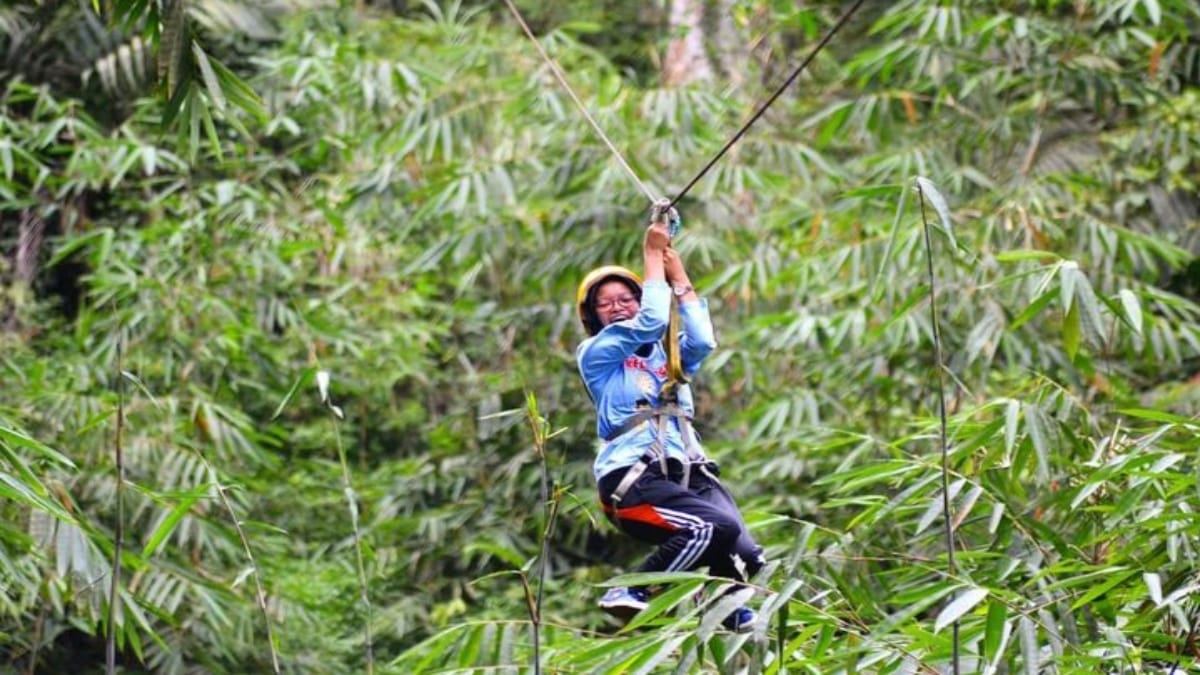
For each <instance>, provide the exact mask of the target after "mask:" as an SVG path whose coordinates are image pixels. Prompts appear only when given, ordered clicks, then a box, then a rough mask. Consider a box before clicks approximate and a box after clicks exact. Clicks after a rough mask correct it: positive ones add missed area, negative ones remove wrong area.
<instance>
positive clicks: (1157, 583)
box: [1142, 572, 1163, 607]
mask: <svg viewBox="0 0 1200 675" xmlns="http://www.w3.org/2000/svg"><path fill="white" fill-rule="evenodd" d="M1142 580H1143V581H1145V582H1146V590H1148V591H1149V592H1150V599H1151V600H1153V601H1154V604H1155V606H1157V607H1162V604H1163V594H1162V580H1161V579H1159V577H1158V574H1157V573H1156V572H1142Z"/></svg>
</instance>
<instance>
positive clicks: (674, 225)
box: [604, 199, 717, 509]
mask: <svg viewBox="0 0 1200 675" xmlns="http://www.w3.org/2000/svg"><path fill="white" fill-rule="evenodd" d="M653 217H654V219H655V221H656V222H662V221H664V220H666V221H667V222H668V223H669V224H670V228H671V230H672V232H671V235H672V237H674V235H675V233H676V232H678V230H679V227H680V220H679V213H678V212H677V211H676V210H675V209H673V208H671V204H670V202H669V201H668V200H665V199H664V200H660V201H659V202H658V203H657V204H655V205H654V211H653ZM680 329H681V319H680V318H679V299H678V298H676V299H675V301H674V302H672V303H671V317H670V320H669V321H668V322H667V339H666V340H665V341H664V343H663V349H664V350H665V351H666V353H667V379H666V381H665V382H663V386H662V389H660V390H659V393H658V401H659V405H658V407H653V406H651V405H650V404H649V403H648V402H642V403H641V404H640V405H639V406H638V409H637V412H636V413H635V414H634V415H633V417H630V418H629V419H628V420H626V421H625V422H624V423H623V424H622V425H621V426H619V427H617V429H615V430H614V431H613V432H612V433H610V434H609V435H608V436H607V437H605V439H604V440H605V441H610V442H611V441H613V440H614V439H616V438H617V437H619V436H623V435H625V434H627V433H629V432H630V431H633V430H634V429H636V428H637V427H639V426H641V425H642V424H643V423H645V422H648V421H653V422H654V427H655V431H654V442H653V443H652V444H651V445H650V448H649V449H648V450H647V451H646V452H645V454H643V455H642V456H641V457H640V458H639V459H638V461H637V463H636V464H634V465H633V466H631V467H629V469H628V470H627V471H626V472H625V476H624V477H623V478H622V479H621V482H620V483H618V484H617V488H616V489H615V490H613V493H612V495H611V498H612V503H613V508H614V509H615V508H617V507H618V505H619V504H620V503H621V500H622V499H624V498H625V494H626V493H627V492H629V488H631V487H633V484H634V483H636V482H637V481H638V479H639V478H641V477H642V474H643V473H645V472H646V469H647V468H648V467H649V466H650V465H651V464H654V463H655V462H657V463H658V465H659V467H660V469H661V470H662V474H663V476H664V477H669V475H670V474H669V472H668V467H667V450H666V441H667V425H668V424H669V423H670V420H671V419H672V418H674V419H676V420H678V421H679V434H680V436H681V437H682V438H683V452H684V455H685V456H686V460H685V461H684V462H683V476H682V477H681V478H680V481H679V484H680V485H681V486H683V487H684V488H687V487H688V485H689V483H690V482H691V474H692V465H693V464H695V465H698V467H699V470H700V471H701V472H702V473H704V474H705V475H706V476H708V477H709V478H711V479H712V480H714V481H715V480H716V479H717V478H716V476H714V475H713V474H712V472H710V471H709V469H708V458H707V457H705V456H704V453H702V452H700V451H699V449H698V448H697V447H696V444H695V443H694V442H693V439H694V438H695V434H694V433H693V432H692V418H691V416H689V415H688V413H687V411H686V410H684V408H683V406H682V405H680V404H679V389H680V387H682V386H683V385H685V384H687V383H688V382H689V381H690V380H689V378H688V376H687V374H686V373H684V372H683V360H682V357H681V356H680V350H679V332H680Z"/></svg>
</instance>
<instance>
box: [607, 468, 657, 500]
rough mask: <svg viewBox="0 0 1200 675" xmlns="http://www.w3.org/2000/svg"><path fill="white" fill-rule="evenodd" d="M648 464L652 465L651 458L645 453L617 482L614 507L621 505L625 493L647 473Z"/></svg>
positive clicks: (613, 495)
mask: <svg viewBox="0 0 1200 675" xmlns="http://www.w3.org/2000/svg"><path fill="white" fill-rule="evenodd" d="M648 466H650V460H649V459H648V458H647V457H646V456H645V455H642V458H641V459H639V460H638V461H637V464H634V465H633V466H631V467H629V470H628V471H626V472H625V477H624V478H622V479H621V482H620V483H618V484H617V489H615V490H613V493H612V503H613V508H616V507H617V506H618V505H620V503H621V500H622V499H624V498H625V493H627V492H629V488H631V487H633V484H634V483H636V482H637V481H638V479H639V478H641V477H642V474H644V473H646V467H648Z"/></svg>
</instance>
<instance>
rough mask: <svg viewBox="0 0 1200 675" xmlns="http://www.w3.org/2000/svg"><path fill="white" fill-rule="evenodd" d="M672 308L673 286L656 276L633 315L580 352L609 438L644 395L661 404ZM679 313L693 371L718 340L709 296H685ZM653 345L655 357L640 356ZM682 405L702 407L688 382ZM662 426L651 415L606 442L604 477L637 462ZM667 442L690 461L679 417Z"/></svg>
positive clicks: (684, 354)
mask: <svg viewBox="0 0 1200 675" xmlns="http://www.w3.org/2000/svg"><path fill="white" fill-rule="evenodd" d="M670 311H671V289H670V287H669V286H667V284H666V282H665V281H648V282H646V284H645V285H644V286H643V288H642V304H641V307H640V309H639V310H638V313H637V314H636V315H635V316H634V317H633V318H631V319H628V320H625V321H617V322H614V323H611V324H609V325H607V326H605V327H604V328H603V329H602V330H601V331H600V332H599V333H597V334H596V335H594V336H592V337H590V338H588V339H587V340H584V341H583V343H582V344H580V345H579V348H578V349H577V350H576V351H575V358H576V361H577V362H578V364H579V373H580V374H581V375H582V376H583V382H584V384H585V385H586V386H587V389H588V392H589V393H590V394H591V396H592V400H593V402H594V403H595V404H596V418H597V419H596V433H597V434H598V435H599V436H600V438H601V440H602V441H603V439H606V438H608V437H610V436H611V435H612V434H613V433H614V432H615V431H617V430H618V429H620V428H621V426H622V425H623V424H625V423H626V422H627V421H628V420H629V419H630V418H632V417H634V416H635V415H637V413H638V411H637V408H638V402H639V401H644V402H645V403H646V404H648V405H650V406H651V407H655V408H657V407H658V406H659V404H660V402H659V391H660V390H661V389H662V385H663V383H664V382H666V380H667V355H666V351H665V350H664V349H663V346H662V342H661V340H662V338H663V336H664V335H665V334H666V331H667V322H668V320H669V319H670ZM679 318H680V320H681V323H682V327H683V331H682V334H681V335H680V339H679V356H680V362H681V364H682V366H683V372H684V373H685V374H687V375H689V376H690V375H692V374H693V373H695V372H696V371H697V370H698V369H699V368H700V363H701V362H702V361H703V360H704V358H705V357H707V356H708V355H709V354H711V353H712V351H713V350H714V349H715V348H716V346H717V344H716V339H715V338H714V336H713V327H712V320H711V318H710V317H709V314H708V302H707V301H705V300H703V299H701V300H697V301H693V302H688V303H681V304H680V305H679ZM645 344H649V345H652V347H651V351H650V353H649V355H648V356H639V355H638V354H637V353H636V352H637V350H638V348H639V347H641V346H642V345H645ZM679 405H680V406H681V407H682V408H683V409H684V410H685V411H687V414H688V415H689V416H691V415H693V414H695V406H694V404H693V402H692V390H691V387H689V386H688V385H682V386H681V387H680V388H679ZM656 433H657V429H656V425H655V424H654V423H653V422H652V421H646V422H643V423H641V424H640V425H638V426H637V427H635V428H634V429H632V430H630V431H628V432H626V433H624V434H622V435H621V436H619V437H617V438H614V439H612V440H611V441H606V442H604V444H603V447H601V448H600V452H599V454H598V455H597V456H596V461H595V462H594V463H593V465H592V472H593V473H594V474H595V477H596V479H597V480H598V479H599V478H600V477H601V476H603V475H605V474H607V473H610V472H612V471H616V470H618V469H622V468H625V467H628V466H630V465H632V464H634V463H636V462H637V461H638V459H639V458H640V457H641V456H642V455H643V454H644V453H645V452H646V450H647V449H649V448H650V446H651V445H652V444H653V443H654V439H655V434H656ZM663 445H664V451H665V452H666V453H667V456H668V457H674V458H676V459H679V460H681V461H686V459H687V452H686V449H685V448H686V447H687V444H685V443H684V439H683V436H682V435H681V433H680V430H679V425H678V423H677V421H676V420H671V421H670V422H669V423H668V424H667V429H666V435H665V438H664V444H663ZM691 446H692V449H693V454H695V452H699V451H700V444H699V441H698V439H696V438H695V433H694V432H693V433H692V438H691Z"/></svg>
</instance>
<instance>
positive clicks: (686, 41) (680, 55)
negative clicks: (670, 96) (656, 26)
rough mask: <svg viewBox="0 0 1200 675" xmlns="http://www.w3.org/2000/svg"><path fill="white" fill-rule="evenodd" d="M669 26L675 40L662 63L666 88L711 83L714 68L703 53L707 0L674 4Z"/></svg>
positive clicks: (683, 0)
mask: <svg viewBox="0 0 1200 675" xmlns="http://www.w3.org/2000/svg"><path fill="white" fill-rule="evenodd" d="M668 25H669V30H670V34H671V35H672V36H674V37H672V39H671V42H670V44H668V45H667V56H666V58H665V59H664V60H663V84H664V85H665V86H667V87H680V86H683V85H686V84H689V83H692V82H697V81H703V80H710V79H712V75H713V69H712V64H711V63H710V62H709V60H708V54H706V53H705V49H704V47H705V31H704V0H671V9H670V16H669V17H668Z"/></svg>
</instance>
